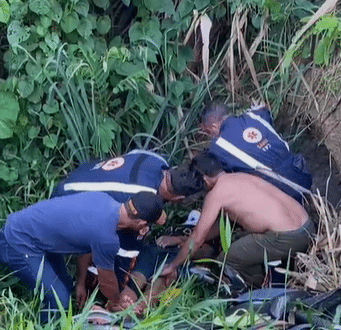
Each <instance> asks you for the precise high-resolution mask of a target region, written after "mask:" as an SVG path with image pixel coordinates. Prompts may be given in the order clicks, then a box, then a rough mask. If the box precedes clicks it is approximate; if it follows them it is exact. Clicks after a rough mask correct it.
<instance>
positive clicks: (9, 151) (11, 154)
mask: <svg viewBox="0 0 341 330" xmlns="http://www.w3.org/2000/svg"><path fill="white" fill-rule="evenodd" d="M17 154H18V147H17V146H16V145H14V144H10V143H9V144H6V146H5V148H4V150H3V151H2V156H3V157H4V159H5V160H12V159H14V158H16V157H17Z"/></svg>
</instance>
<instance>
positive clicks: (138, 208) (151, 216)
mask: <svg viewBox="0 0 341 330" xmlns="http://www.w3.org/2000/svg"><path fill="white" fill-rule="evenodd" d="M131 203H132V204H133V205H131ZM163 204H164V203H163V198H162V197H161V196H159V195H156V194H153V193H152V192H147V191H141V192H139V193H137V194H135V195H134V196H132V197H131V198H130V200H128V201H127V203H126V207H127V210H128V213H129V214H130V215H133V216H134V217H135V218H138V219H142V220H146V221H147V222H148V223H154V222H156V221H157V220H159V218H160V217H161V214H162V210H163ZM134 208H135V209H134Z"/></svg>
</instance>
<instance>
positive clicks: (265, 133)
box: [208, 107, 312, 202]
mask: <svg viewBox="0 0 341 330" xmlns="http://www.w3.org/2000/svg"><path fill="white" fill-rule="evenodd" d="M208 151H209V152H210V153H212V154H214V155H215V156H216V157H217V158H218V160H219V161H220V162H221V163H222V164H223V166H224V170H225V171H227V172H247V173H252V174H257V175H259V176H261V177H262V178H264V179H265V180H267V181H269V182H270V183H272V184H274V185H275V186H277V187H278V188H280V189H281V190H282V191H284V192H285V193H287V194H289V195H290V196H292V197H294V198H295V199H296V200H298V201H299V202H302V194H303V193H307V192H309V189H310V187H311V184H312V178H311V175H310V174H309V172H308V170H307V168H306V163H305V160H304V158H303V157H302V155H299V154H294V153H292V152H291V151H290V149H289V146H288V144H287V142H286V141H284V140H283V139H282V138H281V137H280V136H279V135H278V133H277V132H276V131H275V130H274V128H273V127H272V120H271V116H270V112H269V110H268V109H267V108H266V107H261V108H258V109H257V110H253V111H248V112H246V113H245V114H243V115H241V116H238V117H237V116H229V117H227V118H226V119H225V120H224V121H223V123H222V126H221V129H220V135H219V137H218V138H216V139H214V140H213V141H212V142H211V144H210V146H209V149H208Z"/></svg>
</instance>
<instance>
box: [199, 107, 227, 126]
mask: <svg viewBox="0 0 341 330" xmlns="http://www.w3.org/2000/svg"><path fill="white" fill-rule="evenodd" d="M229 112H230V109H229V107H228V106H227V105H225V104H224V103H218V102H208V103H207V104H206V105H205V106H204V108H203V110H202V114H201V122H202V123H203V124H205V123H207V122H209V121H221V120H222V119H223V118H224V116H225V115H227V114H228V113H229Z"/></svg>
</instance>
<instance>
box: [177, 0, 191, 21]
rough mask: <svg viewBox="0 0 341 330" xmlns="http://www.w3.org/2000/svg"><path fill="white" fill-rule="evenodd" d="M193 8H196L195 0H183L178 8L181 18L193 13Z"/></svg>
mask: <svg viewBox="0 0 341 330" xmlns="http://www.w3.org/2000/svg"><path fill="white" fill-rule="evenodd" d="M193 8H194V2H193V0H182V1H181V2H180V3H179V5H178V8H177V9H176V12H177V13H178V14H179V16H180V17H181V18H183V17H186V16H187V15H189V14H191V13H192V11H193Z"/></svg>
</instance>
